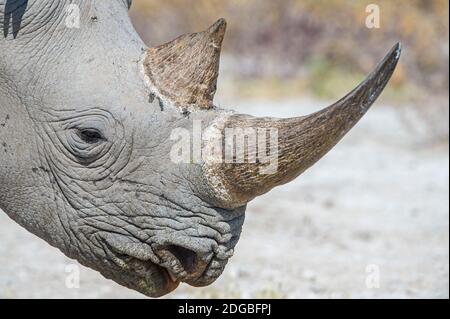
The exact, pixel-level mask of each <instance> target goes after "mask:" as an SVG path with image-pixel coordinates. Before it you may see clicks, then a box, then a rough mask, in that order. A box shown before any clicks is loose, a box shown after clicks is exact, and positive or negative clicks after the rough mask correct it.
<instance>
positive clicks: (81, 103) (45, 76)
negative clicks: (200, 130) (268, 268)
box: [0, 0, 245, 297]
mask: <svg viewBox="0 0 450 319" xmlns="http://www.w3.org/2000/svg"><path fill="white" fill-rule="evenodd" d="M69 3H75V4H78V5H79V7H80V9H81V23H80V26H81V28H80V29H76V28H67V27H66V26H65V19H66V16H67V12H66V9H67V5H68V4H69ZM5 20H7V21H8V22H9V23H7V22H5ZM0 25H1V26H2V28H3V31H4V34H5V36H6V37H4V36H3V34H1V35H0V208H1V209H3V210H4V211H5V212H6V213H7V214H8V215H9V216H10V217H11V218H12V219H14V220H15V221H16V222H18V223H19V224H20V225H22V226H23V227H25V228H26V229H28V230H29V231H30V232H32V233H34V234H36V235H37V236H39V237H41V238H43V239H45V240H46V241H47V242H48V243H50V244H51V245H53V246H55V247H57V248H59V249H60V250H61V251H62V252H63V253H64V254H66V255H67V256H69V257H71V258H75V259H77V260H78V261H80V262H81V263H82V264H84V265H86V266H89V267H91V268H93V269H96V270H98V271H99V272H101V273H102V274H103V275H104V276H105V277H107V278H111V279H113V280H114V281H116V282H118V283H120V284H122V285H124V286H127V287H129V288H132V289H135V290H138V291H140V292H142V293H144V294H146V295H148V296H154V297H156V296H161V295H164V294H166V293H168V292H170V291H172V290H173V289H175V288H176V286H177V285H178V283H179V281H184V282H187V283H189V284H192V285H195V286H203V285H208V284H210V283H212V282H213V281H214V280H215V279H217V278H218V276H219V275H220V274H221V273H222V271H223V269H224V267H225V264H226V263H227V260H228V258H229V257H230V256H231V254H232V251H233V248H234V246H235V245H236V243H237V241H238V238H239V234H240V232H241V227H242V223H243V221H244V211H245V207H241V208H238V209H235V210H226V209H222V208H219V207H215V205H214V201H213V200H210V196H208V191H207V190H205V189H203V186H202V185H204V182H203V181H202V179H201V174H200V169H201V167H200V165H180V164H174V163H172V162H171V161H170V159H169V152H170V149H171V147H172V145H173V143H174V141H171V140H170V133H171V131H172V129H174V128H176V127H186V128H189V127H190V126H191V125H192V116H191V117H188V116H186V115H185V114H181V113H180V112H179V111H178V110H177V109H175V108H173V107H164V106H163V107H161V105H160V102H159V101H158V99H155V100H153V101H152V100H151V99H149V93H150V92H149V89H148V87H147V84H146V83H145V81H144V80H143V76H142V70H141V62H142V55H143V51H144V50H145V49H146V46H145V44H144V43H143V42H142V41H141V39H140V38H139V36H138V35H137V34H136V32H135V30H134V28H133V26H132V25H131V22H130V19H129V17H128V3H127V1H126V0H109V1H104V0H92V1H79V0H72V1H64V0H59V1H50V0H29V1H25V0H15V1H14V0H13V1H9V0H8V1H7V0H0ZM195 116H197V117H199V118H201V119H202V120H203V121H204V123H205V125H207V123H209V122H210V121H211V120H212V119H213V117H214V116H217V114H215V113H211V112H201V111H199V112H196V115H195ZM161 256H163V257H161ZM166 269H169V270H170V273H171V275H169V272H168V271H166Z"/></svg>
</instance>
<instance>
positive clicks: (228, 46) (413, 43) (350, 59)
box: [131, 0, 449, 100]
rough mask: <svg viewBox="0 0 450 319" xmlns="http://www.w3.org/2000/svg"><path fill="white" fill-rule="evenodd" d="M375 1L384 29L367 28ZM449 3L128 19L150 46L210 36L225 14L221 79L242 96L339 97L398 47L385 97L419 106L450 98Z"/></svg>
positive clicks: (338, 0) (218, 0) (245, 4)
mask: <svg viewBox="0 0 450 319" xmlns="http://www.w3.org/2000/svg"><path fill="white" fill-rule="evenodd" d="M370 3H374V4H377V5H378V6H379V7H380V17H381V19H380V23H381V25H380V28H379V29H369V28H367V27H366V25H365V20H366V17H367V15H368V13H366V6H367V5H368V4H370ZM448 4H449V2H448V0H398V1H390V0H376V1H350V0H328V1H320V0H278V1H277V0H228V1H223V0H164V1H161V0H134V3H133V8H132V11H131V16H132V19H133V21H134V24H135V26H136V29H137V30H138V32H139V33H140V34H141V36H142V37H143V39H144V40H145V41H146V43H147V44H148V45H149V46H154V45H158V44H161V43H164V42H167V41H169V40H171V39H173V38H175V37H177V36H178V35H180V34H183V33H188V32H196V31H200V30H204V29H205V28H206V27H208V26H209V25H211V24H212V23H213V22H214V21H215V20H216V19H217V18H219V17H224V18H225V19H226V20H227V21H228V32H227V36H226V39H225V42H224V54H223V60H222V64H221V76H222V79H225V80H224V81H226V80H230V81H227V82H230V83H232V84H233V85H232V86H231V87H232V88H233V87H234V88H235V91H236V93H239V94H241V95H248V96H253V95H258V96H260V95H264V96H272V95H273V96H280V95H281V96H289V95H290V94H292V93H296V94H297V93H308V94H313V95H315V96H319V97H322V98H336V97H339V96H341V95H342V94H343V93H344V92H345V91H347V90H348V89H351V88H352V87H353V86H354V85H355V84H356V83H358V82H359V81H360V80H361V79H362V78H363V77H364V75H365V74H367V73H368V72H370V71H371V70H372V69H373V67H374V65H375V64H376V63H377V62H378V61H380V60H381V58H382V57H383V56H384V54H385V53H386V52H387V51H388V50H389V49H390V47H391V46H392V45H393V44H394V43H396V42H397V41H401V42H402V44H403V55H402V59H401V63H400V65H399V67H398V69H397V71H396V73H395V75H394V77H393V80H392V81H391V84H390V86H389V88H390V91H388V92H386V96H387V97H391V98H394V99H401V100H404V99H408V100H414V99H417V98H418V97H420V96H424V95H425V96H429V95H444V96H445V95H446V96H448V85H449V80H448V77H449V70H448V67H449V50H448V46H449V40H448V37H449V24H448V19H449V15H448ZM219 85H222V84H221V83H219ZM224 85H225V86H226V84H224ZM228 87H230V86H228Z"/></svg>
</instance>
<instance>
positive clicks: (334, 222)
mask: <svg viewBox="0 0 450 319" xmlns="http://www.w3.org/2000/svg"><path fill="white" fill-rule="evenodd" d="M323 105H324V104H323V103H317V102H314V101H310V100H296V101H286V102H283V103H277V104H275V103H255V102H248V103H241V107H240V108H239V110H240V111H244V112H247V113H251V114H254V115H276V116H281V117H284V116H292V115H300V114H305V113H308V112H309V111H313V110H316V109H318V108H319V107H321V106H323ZM403 123H404V122H403V121H402V120H401V117H400V116H399V115H398V111H396V109H395V108H389V107H385V106H382V105H380V104H377V105H376V106H375V107H374V109H373V110H371V111H370V113H369V114H368V115H367V116H366V117H365V118H364V119H363V120H362V121H361V123H360V124H358V126H357V127H356V128H355V129H354V130H353V131H352V132H351V133H350V134H349V135H348V136H347V137H346V138H345V139H344V140H343V141H342V142H341V143H340V144H339V145H338V146H337V147H336V148H335V149H334V150H333V151H332V152H330V153H329V154H328V155H327V156H326V157H325V158H324V159H323V160H322V161H320V162H319V163H318V164H317V165H316V166H314V167H313V168H312V169H310V170H309V171H308V172H307V173H305V174H304V175H302V176H301V177H300V178H298V179H297V180H296V181H294V182H292V183H291V184H288V185H285V186H282V187H279V188H277V189H275V190H273V191H272V192H271V193H269V194H267V195H265V196H262V197H260V198H258V199H256V200H254V201H253V202H251V203H250V204H249V206H248V210H247V216H246V222H245V225H244V229H243V234H242V237H241V240H240V242H239V243H238V245H237V247H236V250H235V256H234V257H233V258H232V259H231V260H230V262H229V264H228V266H227V268H226V269H225V272H224V274H223V275H222V277H221V278H219V279H218V280H217V281H216V282H215V283H214V284H213V285H211V286H209V287H205V288H191V287H188V286H186V285H181V286H180V287H179V288H178V289H177V290H176V291H175V292H174V293H172V294H170V295H168V296H167V298H194V297H203V298H210V297H211V298H215V297H223V298H234V297H236V298H250V297H252V298H253V297H255V298H263V297H266V298H367V297H373V298H420V297H426V298H433V297H437V298H448V297H449V195H448V191H449V170H448V163H449V152H448V144H447V143H441V144H438V145H434V146H425V144H426V143H423V142H422V136H420V135H419V134H416V133H412V132H411V131H410V130H409V129H408V128H407V127H406V126H405V125H404V124H403ZM72 264H77V263H76V262H75V261H73V260H70V259H68V258H66V257H64V256H63V255H62V253H60V252H59V251H58V250H57V249H55V248H52V247H50V246H49V245H47V244H46V243H45V242H44V241H42V240H40V239H38V238H37V237H35V236H33V235H31V234H29V233H27V232H26V231H25V230H23V229H22V228H20V227H19V226H18V225H16V224H15V223H14V222H12V221H11V220H10V219H8V217H7V216H6V215H5V214H4V213H2V212H0V298H38V297H39V298H79V297H83V298H142V297H143V296H142V295H140V294H138V293H136V292H133V291H131V290H128V289H126V288H123V287H121V286H119V285H117V284H115V283H114V282H112V281H110V280H107V279H104V278H103V277H102V276H101V275H100V274H98V273H97V272H95V271H92V270H90V269H87V268H85V267H82V266H80V267H81V273H80V279H81V281H80V287H79V288H73V289H70V288H67V287H66V279H67V276H68V273H67V272H66V271H67V270H70V269H68V268H67V266H68V265H72Z"/></svg>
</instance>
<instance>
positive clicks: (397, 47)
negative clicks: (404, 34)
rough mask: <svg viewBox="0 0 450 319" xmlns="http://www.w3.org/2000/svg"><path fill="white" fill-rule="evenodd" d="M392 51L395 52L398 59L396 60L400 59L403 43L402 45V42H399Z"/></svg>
mask: <svg viewBox="0 0 450 319" xmlns="http://www.w3.org/2000/svg"><path fill="white" fill-rule="evenodd" d="M392 51H394V52H395V59H396V60H398V59H400V55H401V54H402V43H401V42H400V41H399V42H397V43H396V44H395V45H394V47H393V49H392Z"/></svg>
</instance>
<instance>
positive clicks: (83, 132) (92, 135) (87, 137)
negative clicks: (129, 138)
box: [77, 129, 105, 144]
mask: <svg viewBox="0 0 450 319" xmlns="http://www.w3.org/2000/svg"><path fill="white" fill-rule="evenodd" d="M77 134H78V136H79V137H80V139H81V140H82V141H83V142H85V143H88V144H96V143H98V142H100V141H101V140H104V139H105V138H104V137H103V135H102V133H101V132H100V131H98V130H97V129H79V130H78V132H77Z"/></svg>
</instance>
